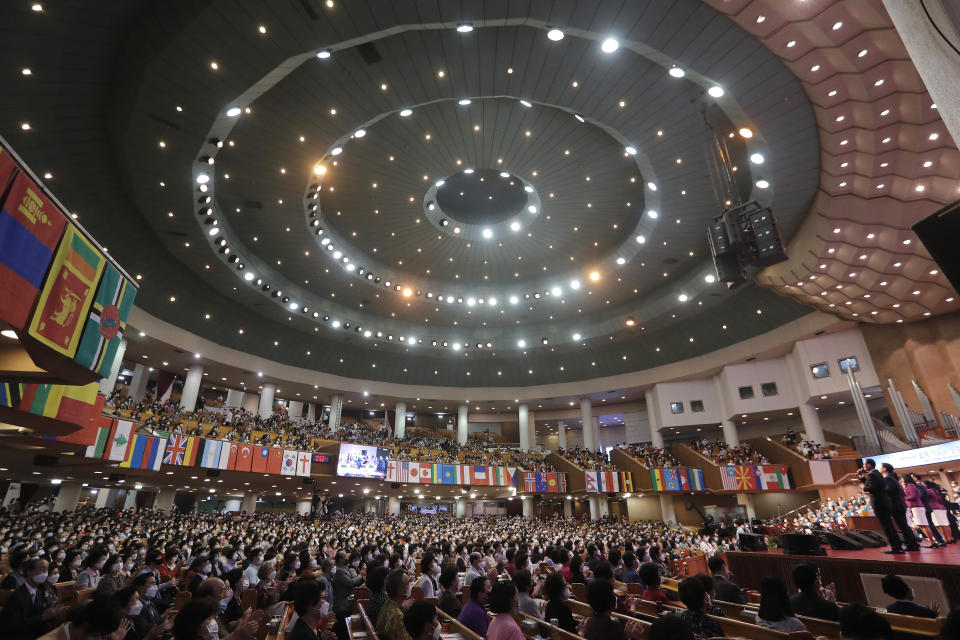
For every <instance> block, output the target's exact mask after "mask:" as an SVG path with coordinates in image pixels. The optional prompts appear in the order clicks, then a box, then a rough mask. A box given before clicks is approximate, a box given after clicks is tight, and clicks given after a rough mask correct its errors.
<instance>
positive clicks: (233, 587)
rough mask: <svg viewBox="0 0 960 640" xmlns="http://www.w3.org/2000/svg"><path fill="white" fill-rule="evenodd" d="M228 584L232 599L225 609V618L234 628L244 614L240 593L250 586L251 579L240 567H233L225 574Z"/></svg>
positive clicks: (228, 624)
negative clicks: (248, 578)
mask: <svg viewBox="0 0 960 640" xmlns="http://www.w3.org/2000/svg"><path fill="white" fill-rule="evenodd" d="M224 580H226V582H227V586H229V587H230V599H229V600H228V601H227V606H226V607H225V608H224V610H223V618H224V620H226V621H227V626H228V627H229V628H230V629H231V630H232V629H233V628H234V627H235V626H236V624H237V622H238V621H239V620H240V618H241V617H242V616H243V606H242V605H241V604H240V594H241V593H243V592H244V591H245V590H247V589H249V588H250V581H249V580H247V576H245V575H243V570H242V569H240V567H236V568H234V569H231V570H230V571H228V572H227V573H226V575H224Z"/></svg>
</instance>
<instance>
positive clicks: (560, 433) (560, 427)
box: [557, 420, 567, 449]
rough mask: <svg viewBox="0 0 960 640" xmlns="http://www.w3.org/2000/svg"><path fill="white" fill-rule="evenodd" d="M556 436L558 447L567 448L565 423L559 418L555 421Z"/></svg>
mask: <svg viewBox="0 0 960 640" xmlns="http://www.w3.org/2000/svg"><path fill="white" fill-rule="evenodd" d="M557 438H559V440H560V448H561V449H566V448H567V423H566V422H564V421H563V420H561V421H560V422H558V423H557Z"/></svg>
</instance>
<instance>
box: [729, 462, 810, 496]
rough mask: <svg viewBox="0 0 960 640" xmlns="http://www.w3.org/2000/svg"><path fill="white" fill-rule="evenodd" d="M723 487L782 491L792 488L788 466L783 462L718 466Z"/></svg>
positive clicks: (742, 489)
mask: <svg viewBox="0 0 960 640" xmlns="http://www.w3.org/2000/svg"><path fill="white" fill-rule="evenodd" d="M720 479H721V482H722V483H723V488H724V489H726V490H728V491H783V490H785V489H792V488H793V482H792V481H791V480H790V467H788V466H787V465H783V464H763V465H740V466H727V467H720Z"/></svg>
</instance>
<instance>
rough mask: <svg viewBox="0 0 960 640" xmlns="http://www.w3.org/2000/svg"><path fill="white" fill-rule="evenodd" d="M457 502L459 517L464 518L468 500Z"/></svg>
mask: <svg viewBox="0 0 960 640" xmlns="http://www.w3.org/2000/svg"><path fill="white" fill-rule="evenodd" d="M455 502H456V503H457V507H456V509H457V517H458V518H462V517H464V516H465V515H467V501H466V500H464V499H462V498H461V499H460V500H456V501H455ZM397 507H398V508H399V505H397Z"/></svg>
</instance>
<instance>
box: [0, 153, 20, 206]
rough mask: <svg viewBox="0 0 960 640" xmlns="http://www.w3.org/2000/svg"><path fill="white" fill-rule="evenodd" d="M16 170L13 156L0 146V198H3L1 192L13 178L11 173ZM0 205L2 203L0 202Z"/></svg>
mask: <svg viewBox="0 0 960 640" xmlns="http://www.w3.org/2000/svg"><path fill="white" fill-rule="evenodd" d="M16 170H17V163H16V162H15V161H14V159H13V156H11V155H10V152H9V151H7V150H6V149H4V148H3V146H2V145H0V198H2V197H3V192H4V191H6V190H7V183H9V182H10V178H12V177H13V172H14V171H16ZM0 204H3V203H2V202H0Z"/></svg>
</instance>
